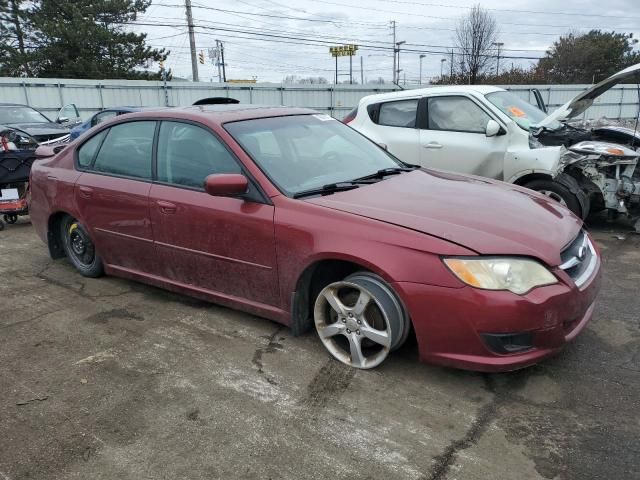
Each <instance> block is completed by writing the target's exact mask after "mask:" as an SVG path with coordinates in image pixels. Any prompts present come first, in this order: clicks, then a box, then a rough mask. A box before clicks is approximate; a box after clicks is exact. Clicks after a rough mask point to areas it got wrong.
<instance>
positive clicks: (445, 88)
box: [365, 85, 504, 100]
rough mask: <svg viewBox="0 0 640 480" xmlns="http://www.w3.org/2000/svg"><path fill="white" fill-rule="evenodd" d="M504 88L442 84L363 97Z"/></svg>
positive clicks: (416, 95) (372, 97) (474, 91)
mask: <svg viewBox="0 0 640 480" xmlns="http://www.w3.org/2000/svg"><path fill="white" fill-rule="evenodd" d="M502 91H504V88H500V87H494V86H493V85H443V86H438V87H427V88H411V89H406V90H396V91H395V92H390V93H379V94H375V95H369V96H367V97H365V98H366V99H367V100H369V99H380V100H386V99H389V98H409V97H419V96H422V95H429V94H439V93H479V94H481V95H486V94H488V93H493V92H502Z"/></svg>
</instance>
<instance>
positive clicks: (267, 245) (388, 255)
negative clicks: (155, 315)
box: [31, 105, 601, 371]
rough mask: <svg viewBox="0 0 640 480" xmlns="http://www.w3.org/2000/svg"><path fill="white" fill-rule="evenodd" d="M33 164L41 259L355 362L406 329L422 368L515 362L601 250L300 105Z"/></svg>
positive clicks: (229, 113) (527, 193)
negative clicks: (271, 329) (213, 311)
mask: <svg viewBox="0 0 640 480" xmlns="http://www.w3.org/2000/svg"><path fill="white" fill-rule="evenodd" d="M37 155H38V156H39V157H40V160H38V161H37V162H36V163H35V164H34V166H33V169H32V172H31V174H32V175H31V220H32V223H33V225H34V227H35V230H36V232H37V233H38V235H39V236H40V237H41V238H42V240H43V241H44V242H45V243H46V244H47V245H48V248H49V252H50V254H51V256H52V257H53V258H61V257H67V258H68V260H69V261H70V262H71V264H72V265H73V266H74V267H75V268H76V269H77V270H78V271H79V272H80V273H81V274H83V275H85V276H89V277H95V276H99V275H102V274H103V273H107V274H111V275H116V276H120V277H124V278H128V279H132V280H137V281H141V282H146V283H149V284H152V285H156V286H159V287H162V288H166V289H169V290H173V291H176V292H181V293H184V294H188V295H192V296H195V297H198V298H201V299H205V300H208V301H212V302H216V303H219V304H222V305H226V306H229V307H234V308H239V309H242V310H245V311H247V312H251V313H253V314H255V315H259V316H263V317H266V318H269V319H272V320H274V321H276V322H280V323H282V324H284V325H287V326H289V327H290V328H291V330H292V332H293V333H294V334H295V335H300V334H302V333H304V332H306V331H307V330H311V329H314V330H315V331H316V332H317V334H318V337H319V339H320V341H321V342H322V344H323V345H324V346H325V347H326V349H327V351H328V352H329V353H330V354H331V355H332V356H333V357H334V358H335V359H337V360H338V361H340V362H343V363H345V364H347V365H350V366H353V367H356V368H373V367H375V366H377V365H380V364H381V363H382V362H383V361H385V360H386V359H387V358H388V356H389V354H390V352H392V351H394V350H396V349H398V348H400V347H401V346H402V344H403V343H404V342H405V341H406V340H407V339H408V338H409V337H410V336H413V337H415V339H416V340H417V344H418V348H419V354H420V358H421V359H422V360H423V361H426V362H433V363H439V364H442V365H448V366H453V367H459V368H467V369H475V370H484V371H499V370H512V369H516V368H522V367H525V366H528V365H531V364H533V363H536V362H538V361H540V360H541V359H543V358H546V357H549V356H551V355H553V354H555V353H557V352H559V351H560V349H561V348H562V347H563V345H565V344H566V343H567V342H568V341H570V340H572V339H573V338H574V337H575V336H576V335H578V333H579V332H580V331H581V330H582V329H583V328H584V327H585V325H586V324H587V322H588V321H589V320H590V318H591V316H592V314H593V310H594V302H595V299H596V296H597V293H598V290H599V287H600V265H601V261H600V254H599V252H598V249H597V247H596V245H595V244H594V242H593V240H592V238H591V237H590V235H589V234H588V233H587V232H586V231H585V230H584V229H583V225H582V221H581V220H580V219H579V218H578V217H576V216H575V215H574V214H573V213H571V212H570V211H569V210H568V209H566V208H565V207H564V206H562V205H560V204H559V203H557V202H554V201H552V200H550V199H549V198H547V197H545V196H543V195H540V194H537V193H536V192H533V191H531V190H528V189H525V188H521V187H518V186H516V185H512V184H507V183H503V182H499V181H495V180H490V179H485V178H481V177H477V176H465V175H459V174H453V173H444V172H438V171H430V170H426V169H423V168H420V167H418V166H416V165H412V164H408V163H405V162H402V161H400V160H398V159H396V158H395V157H394V156H392V155H391V154H389V152H387V151H386V150H384V149H382V148H380V147H379V146H378V145H376V144H375V143H374V142H372V141H370V140H369V139H367V138H366V137H364V136H363V135H361V134H359V133H358V132H356V131H355V130H353V129H351V128H349V127H347V126H345V125H344V124H342V123H341V122H339V121H336V120H335V119H333V118H331V117H329V116H327V115H323V114H319V113H317V112H314V111H312V110H307V109H299V108H284V107H259V106H253V105H251V106H250V105H206V106H192V107H187V108H179V109H171V110H165V111H156V112H141V113H132V114H129V115H123V116H120V117H116V118H115V119H112V120H110V121H108V122H105V123H102V124H100V125H98V126H97V127H96V128H94V129H92V130H91V131H90V132H89V133H87V134H86V135H84V136H83V137H82V138H80V139H78V140H77V141H75V142H74V143H72V144H71V145H70V146H69V147H67V148H65V149H64V150H62V151H61V152H59V153H57V154H56V153H55V152H54V151H53V149H51V148H48V147H40V148H39V149H38V151H37Z"/></svg>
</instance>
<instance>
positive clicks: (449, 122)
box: [427, 97, 491, 133]
mask: <svg viewBox="0 0 640 480" xmlns="http://www.w3.org/2000/svg"><path fill="white" fill-rule="evenodd" d="M427 112H428V117H429V129H430V130H451V131H454V132H471V133H485V132H486V130H487V122H488V121H489V120H491V117H490V116H489V115H488V114H487V113H485V111H484V110H482V109H481V108H480V107H479V106H478V105H476V104H475V103H474V102H473V101H472V100H470V99H468V98H466V97H431V98H429V106H428V107H427Z"/></svg>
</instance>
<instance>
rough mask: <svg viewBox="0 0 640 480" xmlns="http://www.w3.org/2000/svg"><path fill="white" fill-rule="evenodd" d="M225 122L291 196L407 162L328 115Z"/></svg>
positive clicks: (247, 150)
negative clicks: (395, 157)
mask: <svg viewBox="0 0 640 480" xmlns="http://www.w3.org/2000/svg"><path fill="white" fill-rule="evenodd" d="M224 128H225V129H226V130H227V131H228V132H229V133H230V134H231V135H232V136H233V137H234V138H235V139H236V141H237V142H238V143H239V144H240V145H242V147H243V148H244V149H245V151H246V152H247V153H248V154H249V155H250V156H251V157H252V158H253V160H254V161H255V162H256V163H257V164H258V166H259V167H260V168H261V169H262V171H263V172H265V174H266V175H267V176H268V177H269V178H270V179H271V180H272V181H273V182H274V183H275V184H276V186H277V187H278V188H279V189H280V190H282V191H283V192H284V193H285V194H287V195H290V196H293V195H295V194H296V193H299V192H302V191H307V190H312V189H315V188H322V187H323V186H324V185H327V184H334V183H340V182H350V181H353V180H355V179H358V178H360V177H364V176H366V175H371V174H374V173H375V172H377V171H379V170H382V169H392V168H397V167H402V166H404V164H402V163H401V162H400V161H398V160H396V159H394V158H393V157H392V156H391V155H390V154H388V153H387V152H385V151H384V150H383V149H381V148H380V147H378V146H377V145H376V144H375V143H373V142H372V141H370V140H368V139H367V138H365V137H363V136H362V135H361V134H359V133H357V132H356V131H354V130H352V129H351V128H350V127H348V126H346V125H344V124H343V123H341V122H338V121H337V120H334V119H333V118H331V117H330V116H328V115H321V114H318V115H295V116H287V117H270V118H260V119H255V120H244V121H239V122H232V123H227V124H225V125H224Z"/></svg>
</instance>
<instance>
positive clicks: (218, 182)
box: [204, 173, 249, 197]
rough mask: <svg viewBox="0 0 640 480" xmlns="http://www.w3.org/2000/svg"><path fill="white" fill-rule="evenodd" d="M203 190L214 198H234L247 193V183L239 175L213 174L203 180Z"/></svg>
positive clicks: (245, 178)
mask: <svg viewBox="0 0 640 480" xmlns="http://www.w3.org/2000/svg"><path fill="white" fill-rule="evenodd" d="M204 189H205V191H206V192H207V193H208V194H209V195H212V196H214V197H234V196H236V195H242V194H243V193H247V190H248V189H249V181H248V180H247V177H245V176H244V175H241V174H239V173H221V174H214V175H209V176H208V177H207V178H205V180H204Z"/></svg>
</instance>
